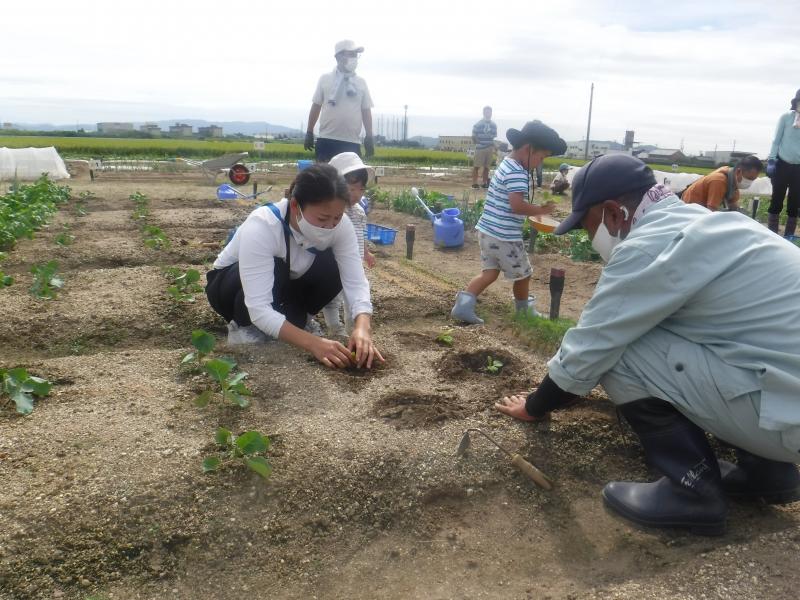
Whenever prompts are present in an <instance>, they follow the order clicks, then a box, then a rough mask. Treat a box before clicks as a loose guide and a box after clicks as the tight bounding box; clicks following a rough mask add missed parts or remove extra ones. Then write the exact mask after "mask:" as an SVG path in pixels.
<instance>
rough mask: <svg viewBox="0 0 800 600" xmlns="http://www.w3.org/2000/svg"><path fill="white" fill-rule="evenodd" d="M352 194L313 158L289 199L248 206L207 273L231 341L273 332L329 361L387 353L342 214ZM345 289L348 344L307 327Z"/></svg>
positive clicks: (340, 363) (339, 364)
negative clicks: (380, 345) (375, 333)
mask: <svg viewBox="0 0 800 600" xmlns="http://www.w3.org/2000/svg"><path fill="white" fill-rule="evenodd" d="M348 202H349V193H348V189H347V184H346V183H345V181H344V179H342V178H341V177H340V176H339V175H338V173H337V172H336V169H334V168H333V167H330V166H328V165H314V166H312V167H309V168H308V169H305V170H304V171H302V172H300V173H299V174H298V175H297V178H296V179H295V180H294V183H292V186H291V187H290V188H289V198H288V199H284V200H281V201H280V202H276V203H275V204H268V205H266V206H261V207H259V208H257V209H255V210H254V211H253V212H252V213H250V216H248V217H247V219H246V220H245V222H244V223H243V224H242V225H241V227H239V228H238V229H237V230H236V233H235V234H234V236H233V238H232V239H231V241H230V243H228V245H227V246H226V247H225V249H224V250H223V251H222V252H221V253H220V254H219V256H218V257H217V260H216V261H214V269H213V270H212V271H209V273H208V275H207V279H208V284H207V285H206V295H207V296H208V301H209V303H210V304H211V307H212V308H213V309H214V310H215V311H216V312H217V313H219V314H220V315H222V317H223V318H224V319H225V320H226V321H228V322H229V324H228V329H229V334H228V336H229V340H230V341H231V342H233V343H247V342H257V341H261V340H264V339H265V338H266V336H271V337H273V338H278V339H280V340H282V341H285V342H289V343H290V344H293V345H294V346H297V347H299V348H303V349H304V350H307V351H309V352H310V353H311V354H313V355H314V357H316V359H317V360H318V361H320V362H321V363H323V364H324V365H325V366H327V367H332V368H344V367H348V366H351V365H352V364H353V363H355V364H356V365H358V366H359V367H360V366H366V367H367V368H369V367H371V366H372V363H373V361H374V360H379V361H383V357H382V356H381V354H380V352H378V350H377V349H376V348H375V345H374V344H373V343H372V335H371V330H370V315H371V314H372V303H371V302H370V297H369V282H368V281H367V278H366V276H365V275H364V267H363V265H362V262H361V256H360V255H359V252H358V242H357V241H356V233H355V230H354V229H353V225H352V223H351V222H350V220H349V219H348V218H347V216H346V215H344V210H345V207H346V206H347V204H348ZM340 291H341V292H343V293H344V296H345V298H346V299H347V301H348V302H347V303H348V305H349V306H350V307H351V310H352V317H353V319H354V326H353V332H352V334H351V335H350V341H349V343H348V347H345V346H344V345H342V344H340V343H339V342H337V341H334V340H328V339H325V338H321V337H317V336H315V335H312V334H311V333H309V332H307V331H305V330H304V328H305V327H306V324H307V323H308V320H309V318H310V317H311V315H315V314H317V313H318V312H319V311H320V310H321V309H322V307H323V306H325V305H326V304H328V303H329V302H330V301H331V300H333V298H335V297H336V295H337V294H338V293H339V292H340ZM265 334H266V335H265ZM353 353H355V356H354V357H353Z"/></svg>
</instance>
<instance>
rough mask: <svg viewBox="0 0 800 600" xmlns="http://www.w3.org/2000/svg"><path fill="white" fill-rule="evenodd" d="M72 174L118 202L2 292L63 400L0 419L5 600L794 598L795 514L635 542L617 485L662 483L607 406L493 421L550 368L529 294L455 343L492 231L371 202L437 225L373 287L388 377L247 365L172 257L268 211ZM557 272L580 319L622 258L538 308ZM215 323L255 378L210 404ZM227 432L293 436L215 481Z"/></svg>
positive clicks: (27, 355) (7, 363)
mask: <svg viewBox="0 0 800 600" xmlns="http://www.w3.org/2000/svg"><path fill="white" fill-rule="evenodd" d="M262 177H263V176H262ZM290 177H291V171H290V170H289V169H288V168H287V169H284V170H281V171H279V172H277V173H274V174H270V176H269V177H264V178H263V179H262V183H261V185H262V189H263V186H265V185H267V184H268V183H272V184H274V186H275V187H274V189H273V191H272V192H270V193H269V194H268V195H267V196H266V197H267V198H269V199H277V198H279V197H280V193H279V192H280V191H282V190H283V189H284V187H286V185H287V184H288V181H289V178H290ZM420 183H421V184H422V185H426V184H427V186H428V187H432V188H436V189H440V190H442V191H448V193H456V194H458V197H460V195H461V193H462V192H463V191H465V190H467V189H468V184H469V181H468V176H467V175H466V173H462V174H458V175H449V176H446V177H440V178H433V177H431V176H430V175H425V174H421V173H418V172H415V171H409V172H407V173H395V174H394V175H393V176H391V177H387V178H385V179H384V180H383V181H381V184H382V186H387V187H392V186H404V185H405V186H410V185H411V184H415V185H419V184H420ZM70 185H71V186H72V187H73V190H74V193H75V194H76V195H77V193H78V192H81V191H84V190H91V191H93V192H94V193H95V194H96V198H94V199H92V200H90V201H89V202H88V204H87V210H88V214H86V215H85V216H78V215H77V214H76V212H75V211H74V207H65V208H64V209H63V210H62V211H61V212H60V213H59V214H58V215H57V217H56V218H55V220H54V222H53V225H52V226H51V227H50V228H49V229H47V230H44V231H42V232H41V233H40V234H38V235H37V236H36V239H34V240H24V241H22V242H21V243H20V244H19V246H18V248H17V249H16V250H14V251H13V252H11V253H10V255H9V257H8V259H7V260H6V262H5V263H4V270H5V271H6V272H7V273H10V274H11V275H14V276H15V277H16V278H17V282H16V284H15V285H13V286H11V287H9V288H6V289H4V290H0V315H1V316H2V318H0V366H2V367H14V366H25V367H27V368H28V370H29V371H31V372H32V373H34V374H36V375H40V376H44V377H47V378H48V379H50V380H52V381H53V382H54V383H55V384H56V385H55V386H54V388H53V392H52V394H51V395H50V396H49V397H47V398H45V399H43V400H40V401H38V402H37V404H36V407H35V409H34V412H33V413H32V414H31V415H30V416H27V417H20V416H18V415H16V414H15V413H13V412H12V411H11V410H10V409H8V408H5V409H3V410H2V411H0V482H1V483H2V486H0V598H2V599H4V600H5V599H9V600H10V599H21V598H48V599H49V598H67V599H71V598H81V599H83V598H94V599H106V598H114V599H134V598H136V599H139V598H141V599H144V598H148V599H150V598H152V599H161V598H181V599H183V598H186V599H194V598H204V599H205V598H209V599H221V600H227V599H234V598H242V597H253V598H287V599H309V598H319V599H328V598H343V599H351V598H359V599H361V598H364V599H367V598H424V599H428V598H430V599H449V598H502V599H506V598H507V599H526V598H553V599H556V598H565V599H566V598H574V599H577V598H581V599H583V598H625V599H641V598H653V599H656V598H657V599H662V598H663V599H670V600H674V599H684V598H698V599H699V598H708V599H710V598H719V599H730V598H736V599H739V598H741V599H751V598H786V599H789V598H796V597H797V587H798V585H799V584H800V575H798V571H797V557H798V550H800V530H798V522H800V514H798V506H797V505H790V506H788V507H780V508H775V507H768V506H763V505H743V504H737V505H733V506H732V511H731V518H730V522H729V525H730V526H729V532H728V534H726V535H725V536H723V537H721V538H713V539H707V538H696V537H692V536H688V535H680V534H669V533H655V532H652V531H641V530H637V529H633V528H631V527H630V526H629V525H628V524H626V523H624V522H622V521H619V520H617V519H616V518H614V517H612V516H611V515H610V514H608V513H607V512H606V511H605V510H604V509H603V507H602V502H601V499H600V489H601V488H602V486H603V485H604V484H605V483H606V482H607V481H609V480H612V479H630V478H633V479H638V478H646V477H647V476H648V473H647V471H646V469H645V468H644V466H643V463H642V457H641V453H640V450H639V448H638V444H637V443H636V442H635V440H634V438H633V437H632V435H631V434H630V433H629V432H624V431H623V430H622V429H621V428H620V426H619V425H618V422H617V419H616V415H615V412H614V410H613V408H612V406H611V405H610V403H609V402H608V401H607V400H606V399H605V398H604V397H603V395H602V393H598V392H595V393H594V394H593V395H592V397H591V398H589V399H586V400H582V401H580V402H578V403H576V404H575V405H573V406H571V407H570V408H569V409H567V410H564V411H562V412H558V413H555V414H554V415H553V417H552V419H551V420H550V421H549V422H544V423H540V424H536V425H528V424H522V423H519V422H513V421H512V420H511V419H509V418H507V417H504V416H502V415H499V414H497V413H495V412H494V411H493V410H492V404H493V402H494V401H495V400H496V399H497V398H498V397H500V396H502V395H504V394H506V393H508V392H517V391H522V390H526V389H528V388H530V387H531V386H532V385H535V384H536V383H537V382H538V381H539V379H540V378H541V377H542V376H543V374H544V372H545V364H546V361H547V358H548V357H547V356H541V355H537V354H536V353H535V352H533V351H532V350H531V349H530V348H528V347H527V346H526V345H525V343H524V342H523V341H522V340H521V339H520V338H519V337H517V336H516V335H515V334H514V332H513V329H512V327H511V326H510V325H509V323H508V320H507V314H508V312H509V304H510V301H511V287H510V285H509V284H508V283H506V282H501V283H499V284H497V285H495V286H493V287H492V288H491V290H490V291H489V292H488V293H487V295H486V298H485V299H483V300H482V302H481V303H480V312H482V313H483V314H484V315H485V316H486V317H487V324H486V325H484V326H473V327H455V330H454V334H453V335H454V338H455V344H454V347H453V348H452V349H451V348H446V347H442V346H439V345H437V344H436V343H435V341H434V339H435V337H436V336H437V335H438V334H439V333H440V332H441V331H442V329H443V328H444V327H445V326H448V325H450V324H449V323H448V321H449V319H448V314H449V309H450V307H451V303H452V301H453V299H454V295H455V292H456V291H457V290H458V289H460V288H461V287H462V286H463V285H464V284H465V283H466V281H467V280H468V279H469V278H470V277H471V276H472V275H474V274H475V273H476V272H477V269H478V268H479V257H478V249H477V243H476V240H475V238H474V235H473V234H472V233H468V234H467V236H466V244H465V247H464V248H463V249H462V250H460V251H449V252H442V251H437V250H434V249H433V248H432V241H431V238H432V235H431V230H430V227H429V226H427V225H426V224H425V223H424V222H423V221H422V220H421V219H414V218H411V217H409V216H407V215H402V214H397V213H389V212H386V211H384V210H376V211H374V212H373V213H371V215H370V220H371V221H372V222H376V223H380V224H385V225H393V226H397V227H402V226H403V225H404V224H405V223H408V222H417V223H418V227H417V243H416V247H415V255H414V260H413V262H411V263H409V262H408V261H406V260H405V244H404V240H403V239H402V238H403V234H402V233H401V234H399V235H398V240H397V243H396V244H395V245H394V246H388V247H380V248H379V250H378V258H379V260H378V264H377V266H376V268H375V269H373V270H372V272H371V274H370V279H371V281H372V286H373V300H374V304H375V318H374V333H375V338H376V340H377V342H378V344H379V346H380V348H381V349H382V350H383V351H385V353H386V354H387V356H388V361H387V363H386V365H385V366H384V367H383V368H380V369H377V370H375V371H374V372H372V373H370V374H366V375H365V374H363V373H350V372H333V371H329V370H326V369H325V368H324V367H322V366H321V365H319V364H317V363H316V362H314V361H313V360H311V359H309V357H308V356H306V355H304V354H303V353H302V352H300V351H297V350H295V349H293V348H291V347H287V346H284V345H283V344H279V343H269V344H267V345H262V346H258V347H248V348H246V349H239V348H237V349H230V350H226V349H224V348H223V347H222V343H223V342H224V332H225V324H224V323H223V322H222V320H221V319H219V318H217V317H216V316H215V315H214V314H213V313H212V312H211V311H210V309H209V308H208V306H207V304H206V303H205V300H204V297H203V296H202V295H201V296H200V297H198V301H197V302H196V303H194V304H176V303H175V302H173V301H172V300H171V299H170V298H169V297H168V296H167V295H166V288H167V279H166V278H165V277H164V275H163V274H162V267H165V266H180V267H183V268H188V267H190V266H193V267H195V268H198V269H199V270H201V271H202V272H205V270H206V269H207V268H208V266H209V265H210V263H211V261H212V260H213V258H214V257H215V255H216V252H217V250H218V248H219V244H218V242H220V241H221V240H222V239H224V236H225V233H226V231H227V229H228V228H229V227H231V226H233V225H235V224H237V223H238V222H240V221H241V220H242V219H243V218H244V216H245V215H246V214H247V213H248V212H249V210H250V209H251V205H248V204H246V203H241V202H240V203H226V204H222V203H220V202H218V201H216V200H214V188H213V187H211V186H209V185H208V184H207V183H204V182H203V181H202V179H200V178H197V179H196V180H193V179H191V178H184V179H182V180H180V181H169V180H168V179H154V178H139V179H137V178H135V177H131V178H129V179H127V180H125V179H114V178H111V177H108V178H101V179H99V180H97V181H96V182H94V183H91V182H89V180H88V178H85V177H79V178H77V179H75V180H73V181H72V182H70ZM137 190H138V191H141V192H143V193H145V194H147V195H148V196H149V197H150V199H151V214H152V217H151V222H152V223H153V224H155V225H158V226H160V227H161V228H162V229H163V230H164V231H165V232H166V234H167V235H168V237H169V238H170V240H171V242H172V246H171V249H169V250H167V251H156V250H150V249H147V248H145V247H144V245H143V243H142V238H141V234H140V232H139V230H138V228H137V226H136V223H134V221H133V220H132V219H131V213H132V210H133V208H134V205H133V203H132V202H131V201H130V200H129V199H128V196H129V194H131V193H132V192H134V191H137ZM63 223H69V224H70V225H71V227H72V232H73V233H74V235H75V236H76V237H75V242H74V243H73V244H72V245H71V246H69V247H66V248H61V247H59V246H57V245H56V244H55V243H54V242H53V238H54V236H55V235H56V234H57V232H58V231H59V229H60V227H59V225H60V224H63ZM50 258H56V259H57V260H58V261H59V262H60V265H61V273H62V274H63V276H64V279H65V287H64V289H63V291H62V292H61V294H60V296H59V297H58V299H56V300H54V301H40V300H35V299H33V298H32V297H31V296H29V295H28V294H27V288H28V287H29V285H30V282H31V275H30V274H29V273H28V269H29V268H30V265H31V264H32V263H33V262H39V261H42V260H46V259H50ZM554 265H560V266H564V267H565V268H566V270H567V283H566V289H565V292H564V301H563V304H562V316H566V317H570V318H573V319H577V317H578V315H579V314H580V310H581V307H582V306H583V305H584V303H585V302H586V301H587V300H588V298H589V297H590V295H591V292H592V288H593V286H594V283H595V282H596V280H597V277H598V275H599V272H600V266H599V265H597V264H580V263H572V262H571V261H570V260H568V259H566V258H564V257H561V256H556V255H543V256H536V257H535V261H534V281H533V288H534V289H533V291H534V293H535V294H536V296H537V298H538V307H539V309H540V310H546V309H547V306H548V303H549V299H548V294H547V278H548V273H549V270H550V267H551V266H554ZM196 328H204V329H206V330H208V331H211V332H213V333H215V334H216V335H217V338H218V344H219V345H220V349H221V350H222V351H223V353H225V354H227V355H230V356H233V357H234V358H235V359H236V360H237V361H238V362H239V365H240V368H241V369H242V370H244V371H247V372H248V373H249V374H250V377H249V379H248V382H249V385H250V387H251V388H252V389H253V390H254V396H253V402H252V405H251V406H250V407H249V408H246V409H237V408H234V407H221V406H219V405H218V404H212V405H210V406H209V407H207V408H205V409H200V408H197V407H196V406H195V405H194V403H193V399H194V397H195V396H196V394H197V393H198V392H199V391H200V390H201V389H202V381H200V379H199V378H198V377H197V376H192V375H191V374H187V373H186V372H185V371H181V370H180V368H179V364H178V363H179V362H180V359H181V356H182V355H183V354H184V353H185V352H187V351H188V349H189V335H190V332H191V330H192V329H196ZM488 355H491V356H493V357H500V358H501V359H502V361H503V363H504V366H503V368H502V370H501V372H500V373H499V374H497V375H490V374H488V373H486V372H485V371H483V370H482V369H480V368H477V364H478V362H477V361H483V360H484V358H485V357H486V356H488ZM220 425H224V426H226V427H228V428H230V429H232V430H233V431H234V433H240V432H242V431H245V430H249V429H255V430H258V431H261V432H263V433H266V434H268V435H269V436H270V437H271V439H272V442H273V447H272V449H271V451H270V461H271V463H272V465H273V468H274V472H273V475H272V477H271V479H270V480H268V481H267V482H264V481H262V480H261V479H259V478H258V477H257V476H255V475H254V474H252V473H250V472H248V471H245V470H244V469H242V468H239V467H230V468H226V469H223V470H221V471H220V472H218V473H215V474H208V475H206V474H203V472H202V469H201V466H200V465H201V461H202V459H203V457H204V456H205V455H207V454H208V453H209V452H211V451H213V449H214V445H213V434H214V431H215V429H216V428H217V427H218V426H220ZM467 427H481V428H483V429H484V430H486V431H487V432H490V433H491V435H492V436H493V437H495V438H497V439H498V440H500V441H501V442H503V443H505V444H506V445H507V446H508V447H509V448H510V449H512V450H514V451H517V452H520V453H521V454H522V455H524V456H525V457H527V458H528V459H529V460H530V461H531V462H533V463H534V464H536V465H537V466H538V467H539V468H540V469H542V470H543V471H544V472H545V473H546V474H548V475H549V476H550V477H551V478H552V479H553V480H554V482H555V487H554V489H553V490H552V491H549V492H546V491H543V490H541V489H539V488H536V487H535V486H533V485H532V484H531V483H530V482H529V481H528V480H526V479H524V478H523V477H522V476H521V475H520V474H519V473H517V472H516V471H515V470H514V469H513V467H512V466H511V465H510V464H509V462H508V459H507V458H505V456H504V455H503V454H502V453H500V452H499V451H497V450H496V449H494V448H493V447H491V446H490V445H489V444H488V443H487V442H486V441H485V440H483V439H480V438H477V437H476V438H474V439H473V444H472V447H471V449H470V450H469V451H468V453H467V455H466V456H464V457H462V458H458V457H456V456H455V450H456V447H457V446H458V443H459V440H460V438H461V434H462V432H463V431H464V429H466V428H467Z"/></svg>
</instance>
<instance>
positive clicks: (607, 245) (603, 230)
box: [592, 206, 629, 262]
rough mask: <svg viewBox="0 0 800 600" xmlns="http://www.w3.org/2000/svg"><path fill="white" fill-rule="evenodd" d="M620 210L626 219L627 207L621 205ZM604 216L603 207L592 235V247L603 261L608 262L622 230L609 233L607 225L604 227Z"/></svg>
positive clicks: (620, 239)
mask: <svg viewBox="0 0 800 600" xmlns="http://www.w3.org/2000/svg"><path fill="white" fill-rule="evenodd" d="M622 210H623V212H624V213H625V220H626V221H627V220H628V214H629V213H628V209H627V208H626V207H625V206H623V207H622ZM605 217H606V209H605V208H604V209H603V216H602V217H600V225H599V226H598V227H597V231H595V233H594V237H593V238H592V248H594V249H595V252H597V253H598V254H599V255H600V258H602V259H603V262H608V259H609V257H610V256H611V251H612V250H613V249H614V248H615V247H616V246H617V244H619V243H620V242H621V241H622V236H621V233H622V230H620V231H618V232H617V235H611V232H609V231H608V227H606V223H605Z"/></svg>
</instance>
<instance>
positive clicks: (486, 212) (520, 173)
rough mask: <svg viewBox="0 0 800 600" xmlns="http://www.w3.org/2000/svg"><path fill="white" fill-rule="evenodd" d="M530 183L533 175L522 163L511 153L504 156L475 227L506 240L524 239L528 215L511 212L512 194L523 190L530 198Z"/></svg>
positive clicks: (525, 195)
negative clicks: (524, 226) (523, 229)
mask: <svg viewBox="0 0 800 600" xmlns="http://www.w3.org/2000/svg"><path fill="white" fill-rule="evenodd" d="M529 185H530V176H529V175H528V172H527V171H526V170H525V169H524V168H523V167H522V165H521V164H519V163H518V162H517V161H516V160H514V159H513V158H511V157H510V156H507V157H506V158H504V159H503V162H501V163H500V165H498V167H497V170H496V171H495V172H494V176H493V177H492V181H491V182H490V183H489V190H488V192H487V194H486V204H485V205H484V206H483V213H482V214H481V218H480V219H478V223H477V224H476V225H475V229H477V230H478V231H480V232H482V233H485V234H486V235H490V236H492V237H494V238H497V239H498V240H503V241H505V242H521V241H522V226H523V225H524V223H525V215H518V214H515V213H513V212H511V204H509V202H508V195H509V194H510V193H512V192H522V194H523V198H524V200H525V201H526V202H527V200H528V186H529Z"/></svg>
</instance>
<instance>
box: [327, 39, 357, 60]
mask: <svg viewBox="0 0 800 600" xmlns="http://www.w3.org/2000/svg"><path fill="white" fill-rule="evenodd" d="M363 51H364V46H356V43H355V42H354V41H353V40H342V41H341V42H336V49H335V50H334V52H333V55H334V56H336V55H337V54H339V52H363Z"/></svg>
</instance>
